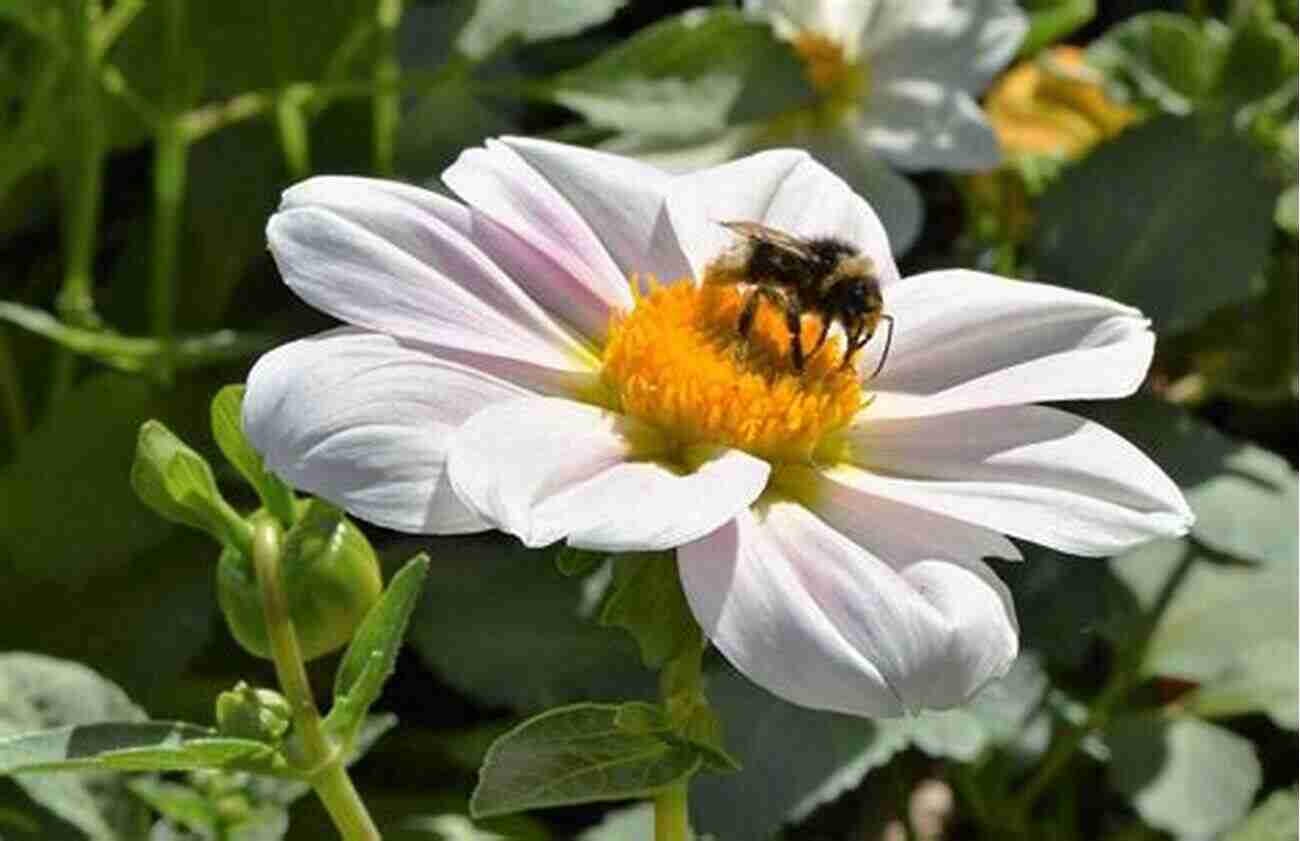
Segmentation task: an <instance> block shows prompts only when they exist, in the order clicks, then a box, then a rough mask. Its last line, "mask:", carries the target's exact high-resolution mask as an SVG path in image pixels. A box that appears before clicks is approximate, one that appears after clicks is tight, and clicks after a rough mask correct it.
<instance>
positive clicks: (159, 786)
mask: <svg viewBox="0 0 1300 841" xmlns="http://www.w3.org/2000/svg"><path fill="white" fill-rule="evenodd" d="M127 787H128V788H130V789H131V793H132V794H134V795H135V796H136V797H139V798H140V799H141V800H143V801H144V802H146V803H148V804H149V805H150V806H152V807H153V808H154V810H155V811H157V812H159V813H161V814H162V815H163V817H165V818H167V819H169V820H171V821H173V822H175V823H178V824H180V825H181V826H183V827H185V828H186V829H189V830H191V831H193V832H197V833H204V832H207V833H209V834H215V833H214V832H213V830H215V829H216V827H217V825H218V824H219V823H220V817H219V815H218V814H217V810H216V809H215V808H214V806H213V804H212V803H211V802H209V800H208V798H207V797H204V796H203V794H202V793H200V792H198V791H195V790H194V789H193V788H191V787H189V786H186V785H181V784H179V783H171V782H167V781H165V780H159V779H156V778H154V777H138V778H136V779H133V780H131V781H130V782H128V783H127Z"/></svg>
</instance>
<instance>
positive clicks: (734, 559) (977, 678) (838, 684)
mask: <svg viewBox="0 0 1300 841" xmlns="http://www.w3.org/2000/svg"><path fill="white" fill-rule="evenodd" d="M678 569H679V570H680V573H681V577H682V586H683V588H684V589H685V591H686V596H687V599H688V601H689V602H690V605H691V609H692V611H693V612H694V613H695V617H696V619H697V620H698V621H699V622H700V626H701V627H702V628H703V629H704V631H705V633H706V634H707V635H708V637H709V638H710V639H711V640H712V641H713V643H714V645H716V646H717V647H718V649H719V650H720V651H721V652H722V653H723V654H724V655H725V656H726V657H727V659H728V660H730V661H731V662H732V663H733V664H734V665H735V666H736V667H737V668H738V669H740V671H741V672H743V673H744V674H745V675H746V676H748V677H749V678H750V679H751V680H753V681H754V682H756V683H758V684H759V685H761V686H763V687H765V688H767V689H768V690H770V691H771V692H773V693H775V694H777V695H780V696H781V697H783V698H785V699H786V700H789V701H792V702H793V703H796V704H801V705H803V706H807V707H814V708H817V709H826V710H835V711H838V712H844V713H850V714H854V715H864V716H897V715H901V714H903V713H904V712H908V711H912V710H916V709H918V708H922V707H930V708H946V707H952V706H956V705H959V704H961V703H964V702H965V701H966V700H967V699H968V698H970V696H972V695H973V694H974V693H975V692H976V691H977V690H978V689H979V688H980V687H981V686H983V685H984V684H985V683H986V682H988V681H989V680H991V679H993V678H996V677H998V676H1000V675H1001V674H1003V673H1005V671H1006V670H1007V668H1009V667H1010V665H1011V663H1012V661H1013V660H1014V659H1015V656H1016V650H1017V645H1018V642H1017V629H1016V622H1015V616H1014V612H1013V608H1012V605H1011V600H1010V596H1009V594H1008V592H1007V590H1006V588H1005V587H1004V586H1003V585H1002V584H1001V582H999V581H998V579H997V577H996V576H995V575H993V573H992V571H991V570H989V569H988V568H987V567H986V566H984V565H983V564H981V563H979V562H969V563H959V562H955V561H949V560H943V559H923V560H918V561H915V562H912V563H908V564H904V565H899V566H897V567H895V566H892V565H891V564H889V563H886V562H885V561H884V560H882V559H880V558H878V557H876V556H874V555H873V554H871V553H869V552H867V551H866V550H864V549H863V548H861V547H860V546H858V545H857V544H855V543H854V542H853V541H851V540H849V539H848V538H847V537H845V536H844V535H842V534H840V533H838V532H836V531H835V530H834V529H832V528H830V527H829V526H827V525H826V524H825V523H823V522H822V521H821V520H819V519H818V518H817V517H816V516H814V515H813V514H812V513H811V512H810V511H808V510H807V509H805V508H803V507H802V506H800V505H798V504H796V503H792V502H780V501H778V502H773V503H770V504H766V505H760V506H759V508H758V509H757V510H756V511H754V512H749V511H746V512H745V513H743V514H741V515H740V516H738V517H737V518H736V520H735V521H734V522H732V523H729V524H727V525H726V526H724V527H723V528H721V529H719V530H718V531H717V532H715V533H713V534H711V535H709V536H708V537H705V538H703V539H702V540H698V541H696V542H695V543H692V544H689V545H687V546H683V547H682V548H681V549H679V550H678Z"/></svg>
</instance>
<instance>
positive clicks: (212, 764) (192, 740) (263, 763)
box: [0, 721, 283, 776]
mask: <svg viewBox="0 0 1300 841" xmlns="http://www.w3.org/2000/svg"><path fill="white" fill-rule="evenodd" d="M272 753H273V750H272V749H271V748H270V747H268V746H267V745H264V744H262V743H261V742H254V741H251V740H249V739H227V738H217V737H214V736H213V735H212V731H211V730H209V729H208V728H206V727H199V726H198V725H195V724H186V723H184V722H178V721H139V722H103V723H99V724H73V725H68V726H66V727H56V728H53V729H50V730H38V731H36V732H33V733H21V734H18V735H16V736H10V737H8V738H5V739H0V776H7V775H11V774H25V773H32V772H44V771H84V770H89V769H98V770H116V771H190V770H194V769H198V768H255V769H257V770H259V771H261V772H263V773H268V772H270V771H271V770H272V769H273V768H275V767H276V766H277V764H279V763H274V762H271V761H270V757H271V756H272ZM281 767H283V766H282V765H281Z"/></svg>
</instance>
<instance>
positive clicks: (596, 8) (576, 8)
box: [456, 0, 627, 58]
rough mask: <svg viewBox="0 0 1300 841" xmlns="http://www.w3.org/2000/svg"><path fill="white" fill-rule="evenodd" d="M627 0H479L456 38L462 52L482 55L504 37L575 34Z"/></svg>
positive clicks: (606, 17) (529, 38) (536, 38)
mask: <svg viewBox="0 0 1300 841" xmlns="http://www.w3.org/2000/svg"><path fill="white" fill-rule="evenodd" d="M626 2H627V0H478V6H477V7H476V8H475V10H474V15H473V17H471V18H470V19H469V22H468V23H466V24H465V27H464V28H463V29H462V30H461V31H460V35H459V36H458V37H457V39H456V46H457V47H458V48H459V49H460V50H461V52H463V53H465V54H466V55H468V56H470V57H472V58H483V57H484V56H486V55H487V54H488V53H490V52H492V50H494V49H496V47H497V46H498V45H500V44H501V43H502V42H503V41H506V40H508V39H510V38H514V37H518V38H520V39H522V40H523V41H540V40H543V39H546V38H561V37H564V36H567V35H576V34H577V33H579V32H581V31H582V30H584V29H587V28H589V27H592V26H596V25H598V24H602V23H604V22H605V21H607V20H609V19H610V18H611V17H613V16H614V13H615V12H617V11H618V10H619V9H621V8H622V7H623V6H624V5H625V4H626Z"/></svg>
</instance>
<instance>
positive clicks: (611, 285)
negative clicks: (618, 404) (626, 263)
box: [442, 140, 633, 345]
mask: <svg viewBox="0 0 1300 841" xmlns="http://www.w3.org/2000/svg"><path fill="white" fill-rule="evenodd" d="M442 180H443V181H444V182H446V184H447V186H449V187H451V189H452V190H454V191H455V192H456V194H457V195H459V196H460V197H461V198H462V199H464V200H465V202H466V203H467V204H469V205H470V206H471V207H473V208H474V209H475V210H476V211H478V212H480V213H482V214H483V215H485V216H487V217H488V218H490V219H491V220H492V221H493V222H495V223H496V224H498V225H500V226H501V227H503V228H505V229H506V230H507V231H508V232H509V233H510V234H511V238H510V239H513V240H515V241H517V242H520V243H522V244H523V245H525V246H526V250H525V253H523V254H521V255H520V256H521V259H523V258H526V259H531V260H540V261H542V262H543V263H544V264H545V265H546V271H545V273H544V275H542V276H541V277H540V278H538V277H527V276H522V275H517V278H518V280H519V282H520V283H521V284H526V286H527V289H528V292H529V293H530V294H531V295H532V296H533V297H534V298H536V299H537V300H538V301H539V302H540V303H541V304H542V306H544V307H546V309H547V310H548V311H549V312H552V313H554V314H556V315H557V316H559V317H560V318H561V319H563V320H564V321H565V322H567V323H568V324H569V326H571V327H572V328H574V329H575V330H577V331H578V332H579V333H581V334H582V335H583V336H585V337H587V338H588V339H590V340H591V341H592V342H594V343H595V344H597V345H599V344H600V343H601V342H602V341H603V337H604V335H605V330H606V328H607V326H608V324H609V320H610V316H611V314H612V313H613V312H614V311H615V310H620V309H631V308H632V305H633V301H632V292H631V290H630V289H629V288H628V280H627V276H626V275H625V274H624V273H623V272H622V271H621V270H620V269H619V267H618V265H617V264H616V263H615V262H614V260H613V258H611V257H610V255H609V252H608V251H607V250H606V249H605V246H604V245H603V244H602V243H601V241H600V239H599V238H597V236H596V234H595V232H594V231H593V230H592V228H591V226H590V225H589V224H588V223H587V221H586V220H584V219H583V218H582V216H581V215H580V214H579V213H578V211H577V210H575V209H574V207H573V205H571V204H569V202H568V201H567V200H566V199H565V198H564V196H562V195H561V194H560V193H559V191H558V190H556V188H555V187H554V186H553V185H552V184H551V183H549V182H548V181H547V180H546V178H545V177H543V176H542V174H541V173H540V172H538V171H537V170H536V169H534V168H533V167H532V166H530V165H529V164H528V163H527V162H526V161H525V160H524V159H523V158H522V157H520V155H519V153H518V152H515V151H514V150H512V149H511V148H510V147H509V146H506V145H505V144H503V143H499V142H497V141H491V140H490V141H488V143H487V148H486V149H469V150H467V151H465V152H462V153H461V156H460V158H458V159H457V161H456V163H454V164H452V166H451V167H449V168H448V169H447V171H446V172H444V173H443V174H442ZM509 241H510V240H503V241H502V242H500V243H499V244H498V249H499V250H498V251H497V252H496V253H495V254H494V256H496V257H498V258H501V257H503V256H505V257H507V258H508V257H509V254H508V253H506V254H504V255H503V253H502V250H501V249H505V250H509V249H510V248H511V246H510V245H509ZM515 247H517V246H515ZM507 268H508V267H507Z"/></svg>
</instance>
